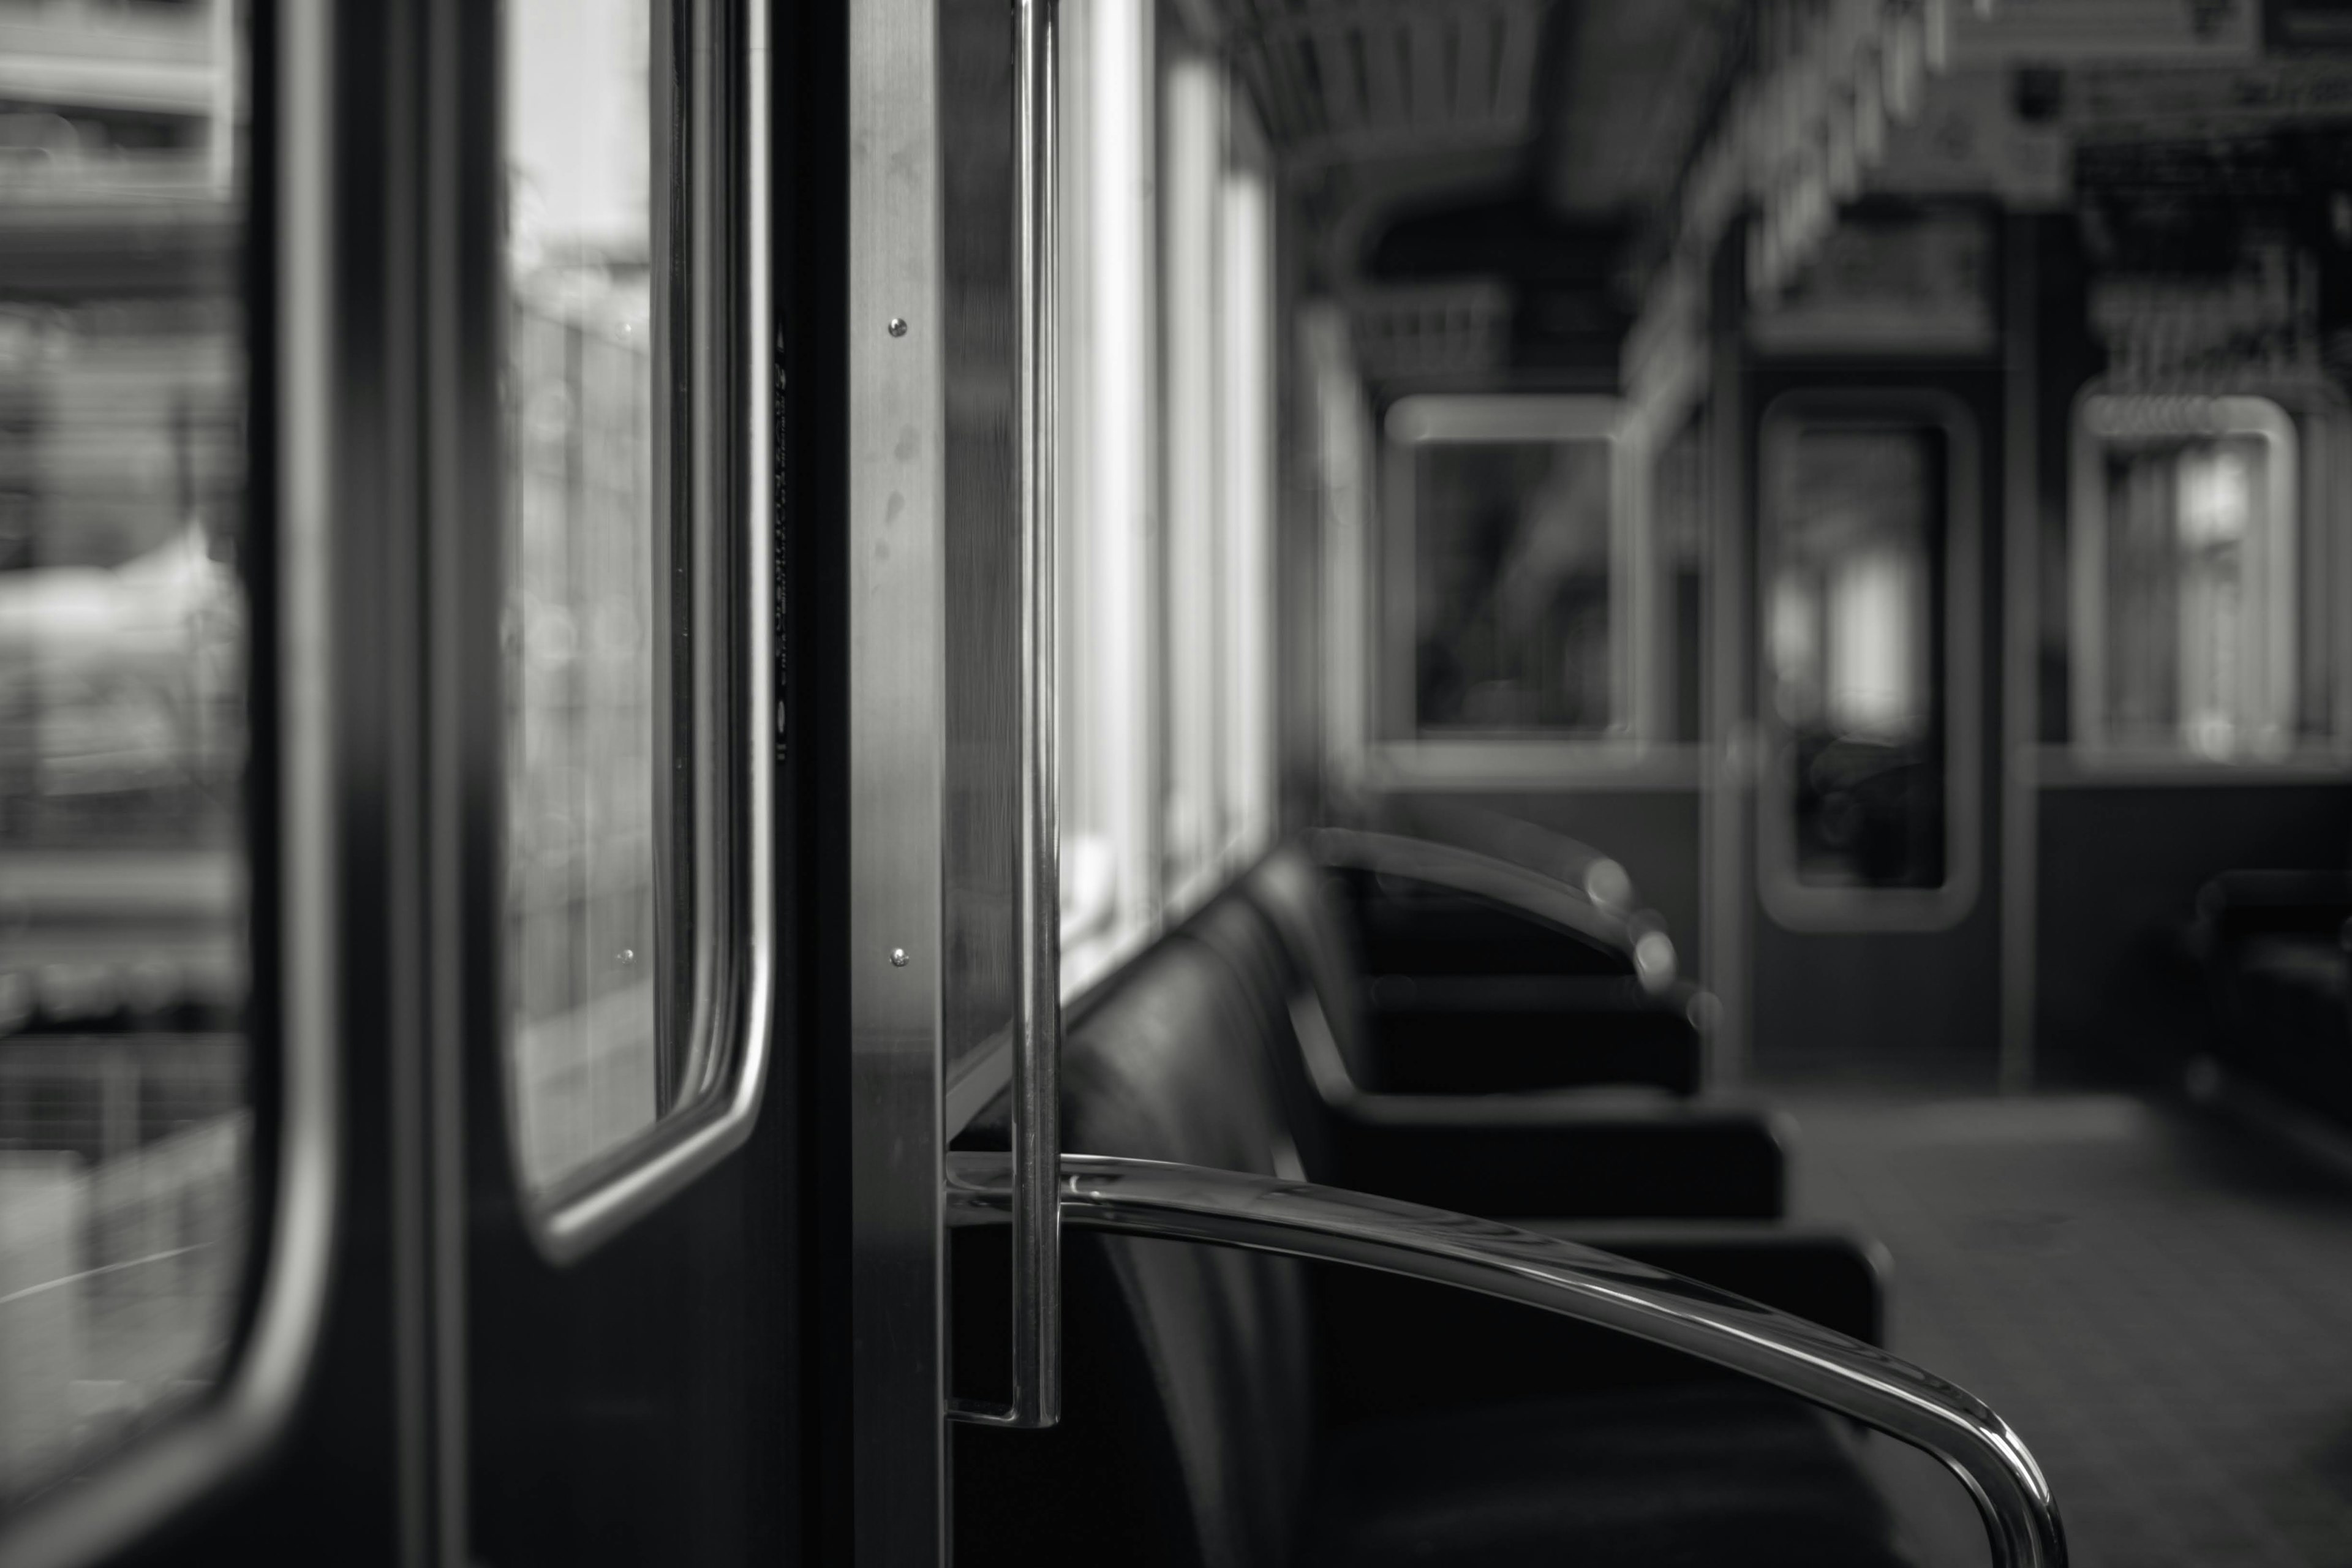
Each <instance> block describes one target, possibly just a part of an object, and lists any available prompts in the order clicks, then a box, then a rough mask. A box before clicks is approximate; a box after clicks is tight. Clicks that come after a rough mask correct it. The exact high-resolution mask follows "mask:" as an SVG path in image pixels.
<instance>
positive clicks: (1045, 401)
mask: <svg viewBox="0 0 2352 1568" xmlns="http://www.w3.org/2000/svg"><path fill="white" fill-rule="evenodd" d="M1054 12H1055V0H1013V37H1014V51H1015V52H1014V57H1013V161H1014V174H1013V178H1014V182H1015V184H1014V192H1013V290H1014V298H1013V313H1014V321H1013V327H1014V342H1015V349H1014V353H1015V357H1016V364H1015V373H1016V383H1017V384H1016V389H1015V394H1014V399H1015V401H1014V417H1015V419H1016V421H1017V427H1016V430H1015V442H1016V445H1017V447H1018V448H1019V453H1018V457H1019V463H1020V474H1019V486H1020V494H1019V498H1018V500H1019V509H1020V510H1019V518H1018V526H1019V528H1020V538H1019V542H1018V545H1017V549H1018V551H1019V559H1018V562H1017V563H1016V566H1017V573H1018V584H1017V592H1018V595H1019V602H1018V604H1017V605H1015V611H1014V613H1015V616H1016V617H1017V620H1016V626H1017V633H1016V635H1017V637H1018V639H1019V658H1018V660H1017V663H1016V675H1015V679H1016V680H1017V682H1018V684H1019V691H1018V693H1017V697H1016V704H1015V720H1016V723H1017V726H1018V736H1017V745H1018V748H1019V752H1020V764H1019V765H1020V786H1019V795H1018V810H1019V812H1020V816H1021V820H1020V824H1019V854H1018V858H1017V860H1016V863H1015V868H1014V877H1015V886H1014V889H1013V900H1014V920H1015V923H1016V926H1017V930H1016V931H1015V942H1016V947H1017V952H1016V957H1015V963H1016V964H1017V966H1018V973H1016V974H1015V976H1014V992H1013V1356H1012V1367H1013V1391H1012V1393H1013V1397H1012V1402H1011V1403H1010V1404H1009V1405H990V1404H981V1403H977V1402H974V1401H969V1400H958V1401H955V1402H953V1403H952V1404H951V1405H950V1407H949V1408H950V1414H951V1415H955V1416H957V1417H958V1418H959V1419H961V1420H967V1421H978V1422H984V1423H987V1424H989V1425H992V1426H1033V1427H1034V1426H1052V1425H1054V1423H1055V1421H1057V1420H1059V1419H1060V1418H1061V1413H1062V1374H1061V1345H1062V1229H1061V1208H1060V1198H1059V1190H1060V1188H1059V1184H1060V1178H1061V1157H1062V1139H1061V1070H1060V1068H1061V1057H1062V994H1061V992H1062V961H1061V940H1062V931H1061V920H1062V914H1061V902H1062V900H1061V852H1060V845H1059V839H1058V827H1057V824H1056V816H1055V813H1056V805H1057V801H1056V774H1055V746H1054V722H1055V663H1054V362H1055V332H1054V319H1055V287H1054V285H1055V277H1054V273H1055V259H1054V258H1055V213H1054V187H1055V132H1056V125H1055V67H1056V63H1057V62H1056V60H1055V26H1054Z"/></svg>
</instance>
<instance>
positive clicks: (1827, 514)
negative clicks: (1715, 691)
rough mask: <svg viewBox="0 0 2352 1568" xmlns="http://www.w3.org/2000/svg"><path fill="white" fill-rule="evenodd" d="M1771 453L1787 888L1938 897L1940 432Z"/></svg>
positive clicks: (1862, 436) (1774, 685)
mask: <svg viewBox="0 0 2352 1568" xmlns="http://www.w3.org/2000/svg"><path fill="white" fill-rule="evenodd" d="M1773 458H1774V459H1775V460H1774V461H1773V462H1772V463H1771V465H1770V470H1771V471H1770V478H1769V480H1768V483H1769V484H1770V485H1771V487H1772V489H1771V495H1770V498H1769V500H1770V537H1769V540H1768V542H1767V550H1768V557H1767V579H1766V583H1765V595H1764V616H1765V624H1764V643H1765V651H1766V658H1767V660H1768V663H1769V702H1770V713H1769V716H1768V721H1769V722H1770V723H1771V725H1772V726H1773V728H1774V729H1775V730H1776V731H1778V734H1779V736H1780V746H1779V748H1778V751H1779V753H1780V755H1779V763H1778V765H1779V766H1780V768H1781V769H1782V770H1783V777H1784V782H1786V783H1788V784H1790V786H1791V787H1790V788H1789V789H1788V791H1787V792H1786V799H1787V802H1788V809H1789V810H1790V811H1791V812H1793V813H1794V816H1795V821H1794V827H1795V832H1796V876H1797V880H1798V881H1799V882H1801V883H1803V884H1806V885H1808V886H1812V887H1823V888H1937V887H1940V886H1942V885H1943V882H1944V878H1945V860H1946V837H1947V830H1946V823H1945V819H1944V817H1945V813H1944V774H1945V732H1944V731H1945V717H1944V702H1943V696H1942V693H1943V655H1942V643H1943V608H1942V605H1943V561H1944V545H1943V539H1944V517H1943V510H1944V508H1943V499H1942V498H1943V495H1944V452H1943V437H1942V434H1941V432H1940V431H1937V430H1935V429H1931V428H1925V427H1910V428H1894V429H1845V430H1835V429H1809V430H1801V431H1800V432H1798V433H1797V434H1796V435H1795V436H1794V437H1793V439H1790V440H1788V441H1785V442H1783V443H1781V444H1780V446H1779V447H1778V449H1777V450H1776V451H1775V453H1774V454H1773Z"/></svg>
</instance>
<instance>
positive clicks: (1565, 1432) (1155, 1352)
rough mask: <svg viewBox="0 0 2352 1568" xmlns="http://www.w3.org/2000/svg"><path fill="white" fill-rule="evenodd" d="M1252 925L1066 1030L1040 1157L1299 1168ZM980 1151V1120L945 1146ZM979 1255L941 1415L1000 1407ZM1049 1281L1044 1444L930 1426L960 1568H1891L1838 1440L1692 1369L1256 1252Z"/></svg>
mask: <svg viewBox="0 0 2352 1568" xmlns="http://www.w3.org/2000/svg"><path fill="white" fill-rule="evenodd" d="M1235 909H1239V910H1240V914H1239V916H1238V917H1237V916H1235V915H1234V913H1232V912H1231V911H1232V910H1235ZM1209 917H1214V918H1213V919H1212V918H1209ZM1260 918H1261V917H1258V916H1257V915H1256V914H1255V910H1250V909H1248V908H1246V907H1244V906H1243V905H1242V901H1241V900H1232V899H1229V900H1224V901H1223V902H1222V903H1221V904H1220V905H1219V906H1218V907H1217V908H1215V909H1213V910H1210V911H1208V915H1207V916H1204V918H1203V920H1202V921H1197V922H1195V924H1194V925H1193V926H1192V928H1189V929H1188V930H1187V931H1184V932H1181V933H1179V934H1178V935H1176V936H1174V937H1172V938H1170V939H1168V940H1165V941H1163V942H1161V943H1160V944H1159V946H1158V947H1157V948H1156V949H1155V950H1153V951H1152V952H1150V953H1147V954H1146V955H1145V956H1144V957H1142V958H1141V959H1140V960H1139V961H1138V962H1137V963H1135V964H1134V965H1132V966H1131V967H1130V969H1129V972H1128V973H1126V974H1125V975H1124V976H1123V977H1122V978H1121V979H1120V980H1119V981H1118V982H1117V983H1116V984H1114V986H1113V987H1112V988H1111V989H1110V991H1109V992H1108V994H1105V995H1103V996H1102V997H1100V998H1099V999H1098V1000H1097V1002H1095V1003H1094V1004H1093V1005H1090V1006H1089V1007H1088V1008H1087V1010H1086V1012H1085V1013H1084V1014H1083V1015H1082V1016H1076V1017H1075V1018H1073V1019H1072V1020H1071V1024H1070V1027H1069V1030H1068V1035H1067V1038H1066V1046H1065V1051H1064V1065H1063V1084H1064V1110H1063V1116H1064V1144H1065V1147H1066V1148H1068V1149H1070V1150H1072V1151H1074V1152H1100V1153H1116V1154H1123V1155H1129V1156H1135V1157H1141V1158H1150V1159H1164V1160H1175V1161H1181V1162H1185V1163H1195V1164H1207V1165H1215V1166H1219V1167H1222V1168H1224V1169H1229V1170H1237V1171H1248V1172H1255V1173H1262V1174H1277V1173H1284V1172H1285V1171H1286V1169H1287V1168H1291V1167H1294V1166H1295V1165H1296V1164H1297V1163H1300V1161H1301V1159H1302V1152H1301V1141H1300V1140H1299V1139H1298V1138H1297V1136H1296V1135H1295V1134H1294V1130H1293V1129H1292V1128H1291V1127H1290V1125H1289V1124H1288V1121H1287V1119H1286V1115H1285V1103H1286V1102H1285V1099H1284V1096H1283V1095H1282V1093H1281V1092H1280V1090H1279V1089H1278V1088H1277V1085H1276V1081H1275V1078H1274V1074H1273V1070H1272V1064H1273V1063H1274V1062H1276V1061H1277V1060H1279V1059H1280V1058H1279V1054H1278V1050H1277V1047H1281V1048H1291V1047H1288V1044H1287V1041H1286V1031H1287V1029H1288V1028H1289V1020H1288V1017H1287V1015H1286V1010H1285V1009H1284V1007H1283V1006H1282V1005H1281V1002H1280V1000H1279V998H1280V994H1281V993H1280V992H1279V990H1269V989H1268V984H1269V982H1268V979H1267V977H1268V976H1274V977H1276V978H1278V971H1279V969H1280V965H1281V960H1280V959H1279V957H1278V956H1275V957H1271V958H1270V957H1268V956H1267V955H1266V954H1265V952H1263V951H1260V952H1257V953H1256V955H1255V959H1253V958H1252V955H1251V952H1250V951H1249V949H1248V948H1247V946H1246V945H1245V943H1244V936H1245V934H1246V932H1247V931H1249V930H1250V929H1251V926H1250V924H1249V922H1250V921H1256V920H1259V919H1260ZM1255 929H1256V930H1257V931H1258V932H1259V938H1258V945H1259V948H1260V949H1261V950H1262V949H1263V948H1264V947H1265V945H1267V944H1268V943H1269V942H1271V937H1270V933H1267V932H1265V930H1264V928H1263V926H1262V925H1260V926H1258V927H1256V928H1255ZM1236 943H1244V945H1243V946H1241V947H1239V948H1238V949H1236V947H1235V944H1236ZM1253 963H1254V964H1255V973H1257V975H1258V978H1257V979H1255V981H1254V980H1253V979H1252V978H1251V976H1252V973H1254V971H1253V969H1252V967H1251V965H1252V964H1253ZM1269 997H1272V998H1273V1000H1271V1001H1270V1000H1269ZM1002 1133H1003V1123H1002V1119H1001V1117H1000V1116H994V1115H992V1116H987V1117H983V1118H982V1121H980V1122H979V1123H976V1124H975V1127H974V1129H973V1130H972V1131H971V1134H970V1135H969V1137H968V1140H967V1141H968V1142H971V1143H973V1144H978V1145H982V1146H984V1145H986V1144H987V1143H989V1142H1001V1139H1002ZM1311 1141H1312V1140H1311V1139H1310V1140H1309V1142H1311ZM1002 1247H1003V1232H1002V1231H999V1230H973V1231H963V1232H959V1233H957V1241H956V1253H955V1266H956V1276H957V1279H956V1300H957V1313H958V1321H957V1340H956V1346H955V1350H956V1356H957V1361H956V1374H955V1375H956V1380H957V1385H958V1392H959V1393H960V1394H965V1395H967V1396H975V1397H987V1396H990V1395H992V1394H997V1393H1000V1392H1001V1389H1000V1388H998V1387H992V1386H991V1379H992V1376H994V1375H997V1374H998V1373H1000V1372H1001V1369H999V1368H996V1367H993V1366H992V1365H991V1363H989V1362H988V1360H987V1356H988V1354H989V1353H990V1351H989V1347H990V1346H992V1345H996V1346H1001V1345H1002V1343H1003V1338H1002V1335H1001V1330H1000V1327H999V1322H998V1321H994V1318H995V1314H998V1313H1001V1310H1002V1303H1003V1291H1002V1289H1001V1280H1002V1278H1003V1277H1002V1274H1001V1268H1002V1250H1001V1249H1002ZM1065 1258H1066V1269H1065V1294H1064V1309H1065V1316H1064V1347H1065V1350H1064V1354H1065V1362H1064V1384H1065V1394H1066V1405H1065V1415H1064V1419H1063V1422H1062V1424H1061V1425H1060V1426H1057V1427H1055V1428H1054V1429H1053V1430H1050V1431H1046V1432H1006V1431H1001V1430H996V1429H992V1428H986V1427H975V1426H958V1427H956V1428H954V1436H953V1439H952V1440H953V1443H954V1459H955V1465H954V1469H955V1500H954V1505H955V1519H956V1531H957V1556H958V1560H959V1561H960V1562H962V1563H1005V1564H1015V1563H1017V1564H1021V1565H1023V1568H1036V1565H1038V1564H1041V1563H1089V1564H1092V1563H1121V1564H1130V1563H1132V1564H1171V1565H1173V1564H1185V1565H1192V1564H1216V1565H1220V1568H1223V1565H1233V1568H1245V1565H1264V1568H1280V1565H1283V1564H1287V1563H1302V1564H1323V1563H1409V1562H1411V1563H1422V1562H1428V1563H1435V1562H1444V1563H1472V1564H1483V1563H1493V1564H1516V1563H1538V1562H1540V1563H1560V1562H1575V1563H1618V1562H1625V1563H1632V1562H1642V1563H1677V1562H1727V1561H1739V1562H1743V1563H1747V1562H1780V1561H1787V1562H1796V1561H1804V1562H1807V1563H1833V1564H1854V1565H1864V1564H1868V1565H1878V1564H1892V1563H1899V1562H1900V1561H1901V1559H1900V1558H1899V1556H1898V1555H1897V1554H1896V1552H1895V1549H1894V1548H1893V1546H1892V1544H1891V1529H1890V1526H1889V1522H1888V1520H1887V1516H1886V1512H1885V1509H1884V1507H1883V1505H1882V1504H1881V1502H1880V1500H1879V1499H1878V1498H1877V1496H1876V1494H1875V1493H1874V1491H1873V1490H1872V1489H1870V1487H1869V1486H1868V1485H1867V1483H1866V1482H1865V1481H1864V1479H1862V1477H1861V1475H1860V1472H1859V1471H1858V1470H1857V1469H1856V1468H1855V1467H1854V1465H1853V1461H1852V1459H1851V1457H1850V1456H1849V1454H1848V1453H1847V1446H1848V1442H1849V1439H1848V1438H1847V1436H1845V1432H1844V1429H1843V1426H1841V1425H1839V1424H1838V1423H1835V1422H1833V1421H1832V1420H1831V1419H1829V1418H1826V1417H1824V1416H1822V1415H1819V1414H1818V1413H1816V1412H1815V1411H1813V1410H1812V1409H1811V1408H1810V1407H1808V1406H1805V1405H1801V1403H1799V1402H1797V1401H1795V1400H1793V1399H1792V1398H1790V1397H1789V1396H1786V1395H1782V1394H1778V1393H1775V1392H1773V1391H1770V1390H1767V1389H1763V1388H1760V1387H1759V1386H1757V1385H1754V1384H1748V1383H1746V1382H1743V1381H1741V1380H1738V1379H1736V1378H1732V1377H1729V1376H1727V1375H1726V1374H1721V1373H1715V1372H1713V1371H1712V1370H1711V1369H1708V1368H1706V1367H1703V1366H1701V1365H1699V1364H1698V1363H1690V1362H1686V1361H1683V1360H1681V1359H1680V1358H1675V1357H1672V1356H1671V1355H1669V1354H1668V1353H1667V1352H1661V1351H1656V1350H1654V1349H1651V1348H1649V1347H1646V1346H1643V1345H1640V1344H1638V1343H1636V1342H1632V1341H1628V1340H1624V1339H1622V1338H1621V1337H1619V1336H1613V1335H1607V1334H1603V1333H1601V1332H1600V1331H1594V1330H1589V1329H1581V1328H1580V1327H1579V1326H1577V1325H1571V1324H1566V1323H1563V1322H1562V1321H1559V1320H1558V1319H1555V1318H1551V1317H1549V1316H1548V1315H1546V1314H1543V1313H1540V1312H1536V1311H1533V1310H1528V1309H1525V1308H1521V1307H1517V1306H1515V1305H1511V1304H1507V1303H1503V1302H1498V1301H1495V1300H1490V1299H1488V1298H1486V1297H1482V1296H1475V1295H1469V1294H1466V1293H1463V1292H1459V1291H1451V1290H1445V1289H1440V1288H1438V1287H1434V1286H1430V1285H1426V1284H1423V1283H1422V1282H1417V1281H1406V1280H1395V1279H1386V1278H1385V1277H1382V1276H1377V1275H1370V1274H1365V1273H1362V1272H1360V1271H1357V1270H1351V1269H1349V1270H1342V1269H1329V1270H1316V1269H1310V1268H1307V1267H1306V1266H1303V1265H1301V1264H1298V1263H1297V1262H1295V1261H1292V1260H1288V1259H1283V1258H1271V1257H1266V1256H1264V1255H1260V1254H1255V1253H1244V1252H1239V1251H1230V1250H1224V1249H1219V1248H1214V1247H1200V1246H1192V1245H1189V1244H1183V1243H1176V1242H1168V1241H1159V1240H1139V1239H1133V1238H1127V1237H1105V1236H1102V1235H1098V1234H1094V1233H1074V1234H1071V1235H1069V1236H1067V1237H1066V1242H1065ZM1662 1362H1663V1363H1672V1368H1671V1372H1670V1373H1668V1374H1666V1375H1660V1373H1661V1368H1660V1366H1659V1363H1662ZM1497 1394H1500V1395H1501V1397H1499V1398H1498V1397H1496V1395H1497ZM1775 1553H1778V1554H1779V1555H1774V1554H1775Z"/></svg>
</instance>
